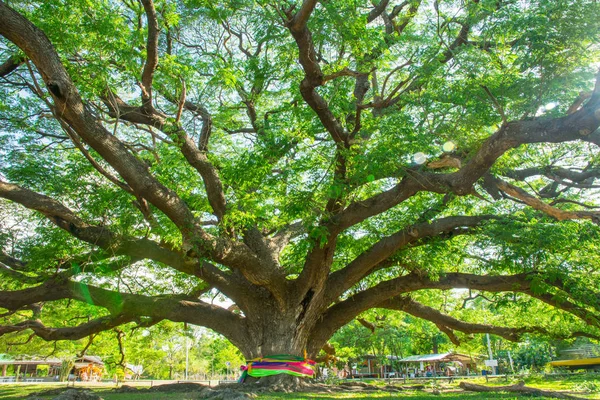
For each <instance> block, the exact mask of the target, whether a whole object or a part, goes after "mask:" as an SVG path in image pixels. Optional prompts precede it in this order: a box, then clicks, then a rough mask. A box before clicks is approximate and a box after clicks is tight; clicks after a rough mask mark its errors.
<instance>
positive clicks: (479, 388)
mask: <svg viewBox="0 0 600 400" xmlns="http://www.w3.org/2000/svg"><path fill="white" fill-rule="evenodd" d="M459 386H460V387H461V388H462V389H463V390H468V391H471V392H512V393H525V394H530V395H534V396H546V397H553V398H556V399H583V397H577V396H571V395H569V394H566V393H561V392H554V391H550V390H541V389H536V388H532V387H527V386H525V383H524V382H523V381H521V382H519V383H517V384H515V385H510V386H485V385H476V384H474V383H467V382H461V383H460V385H459Z"/></svg>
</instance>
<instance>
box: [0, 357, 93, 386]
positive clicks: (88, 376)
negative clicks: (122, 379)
mask: <svg viewBox="0 0 600 400" xmlns="http://www.w3.org/2000/svg"><path fill="white" fill-rule="evenodd" d="M10 366H12V370H13V374H14V375H13V376H12V378H13V379H10V380H11V381H15V380H17V379H16V378H17V377H18V380H24V381H44V380H55V377H56V376H58V375H60V372H61V369H62V367H63V361H62V360H60V359H58V358H45V359H35V358H26V357H23V358H21V359H16V358H10V357H4V358H1V359H0V368H1V369H2V377H3V378H5V377H7V373H8V367H10ZM40 366H44V368H43V369H44V370H47V373H46V372H44V374H43V376H42V374H40V372H39V371H40V370H42V368H39V367H40ZM46 366H47V367H46ZM103 373H104V362H102V359H101V358H100V357H97V356H83V357H80V358H77V359H76V360H75V363H74V365H73V368H72V370H71V372H70V376H71V379H79V380H83V381H97V380H100V379H101V378H102V374H103ZM3 380H6V379H3Z"/></svg>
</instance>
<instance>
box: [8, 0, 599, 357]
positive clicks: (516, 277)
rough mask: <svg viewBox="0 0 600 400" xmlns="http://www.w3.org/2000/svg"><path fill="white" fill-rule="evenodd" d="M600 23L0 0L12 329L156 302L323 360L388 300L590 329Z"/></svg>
mask: <svg viewBox="0 0 600 400" xmlns="http://www.w3.org/2000/svg"><path fill="white" fill-rule="evenodd" d="M599 24H600V11H599V7H598V5H597V3H596V1H594V0H581V1H570V0H569V1H567V0H520V1H517V0H460V1H459V0H445V1H438V0H435V1H429V0H407V1H404V2H401V1H389V0H381V1H379V2H377V1H373V2H369V1H358V0H352V1H350V0H321V1H317V0H304V1H287V2H286V1H278V2H274V3H273V2H271V1H251V0H232V1H224V2H212V1H204V0H182V1H176V0H139V1H135V0H121V1H116V0H103V1H97V2H89V1H85V0H70V1H64V0H44V1H35V0H32V1H27V2H15V1H11V2H10V3H9V2H3V1H0V35H1V36H0V56H1V57H2V58H1V59H0V91H1V95H0V143H1V146H0V198H2V199H3V201H2V202H0V216H1V219H0V229H1V231H0V274H2V279H1V280H0V282H1V283H0V289H2V291H1V292H0V307H2V308H3V309H5V312H4V313H3V314H2V317H3V324H2V326H1V327H0V335H3V334H14V333H15V332H16V333H21V332H25V331H27V332H33V334H34V335H37V336H39V337H41V338H43V339H45V340H64V339H67V340H74V339H80V338H84V337H86V336H89V335H92V334H94V333H97V332H100V331H105V330H110V329H114V328H116V327H118V326H120V325H123V324H128V323H133V324H137V325H142V326H148V325H152V324H156V323H157V322H159V321H161V320H165V319H167V320H171V321H176V322H185V323H190V324H197V325H202V326H205V327H208V328H211V329H213V330H215V331H217V332H220V333H222V334H223V335H225V336H226V337H227V338H228V339H229V340H231V341H232V342H233V343H234V344H235V345H236V346H238V347H239V348H240V349H241V350H242V352H243V353H244V355H245V356H246V357H253V356H259V355H268V354H272V353H274V352H278V353H281V352H284V353H291V354H296V355H301V354H302V351H303V350H305V349H306V350H308V352H309V354H310V355H315V354H316V353H317V352H318V351H319V349H320V348H321V347H322V346H323V345H324V344H325V343H326V341H327V340H328V338H329V337H331V335H332V334H333V333H334V332H335V331H336V330H338V329H339V328H340V327H341V326H343V325H344V324H346V323H348V322H349V321H351V320H353V319H354V318H356V317H357V316H358V315H359V314H360V313H362V312H363V311H365V310H368V309H370V308H377V307H380V308H389V309H394V310H399V311H402V312H406V313H408V314H411V315H413V316H415V317H417V318H423V319H426V320H430V321H433V322H434V323H435V324H436V325H437V326H438V327H439V328H440V329H441V330H442V331H443V332H444V333H446V334H447V335H448V336H449V337H450V339H451V340H452V341H454V342H458V341H459V340H460V337H459V336H457V333H459V332H462V333H467V334H469V333H480V332H491V333H496V334H498V335H500V336H503V337H506V338H508V339H511V340H517V339H518V338H519V337H520V336H521V335H522V334H524V333H543V334H551V335H557V336H562V337H568V336H572V335H583V336H588V337H595V338H598V337H599V336H600V330H599V327H600V293H599V292H598V289H597V288H598V287H600V272H599V268H598V265H600V264H599V263H598V261H599V260H598V254H600V253H599V252H598V245H597V243H598V237H599V234H600V230H599V228H598V226H597V225H598V223H599V221H600V219H599V218H600V212H598V211H597V208H598V207H599V206H600V203H599V202H598V196H597V194H598V188H599V187H600V186H598V178H599V177H600V158H599V152H598V146H599V145H600V131H599V130H598V126H599V125H600V75H597V68H598V64H597V63H598V55H599V50H600V48H599V39H600V26H599ZM454 289H463V290H454ZM450 290H453V291H452V292H451V293H452V295H453V296H462V297H464V298H465V301H464V303H463V305H465V307H463V308H461V309H456V310H439V309H438V307H432V306H434V305H435V304H434V303H435V301H433V300H432V299H437V297H436V295H435V293H438V292H439V291H450ZM219 294H220V295H222V296H224V298H226V299H227V301H226V302H225V303H223V302H216V303H215V302H214V301H213V300H214V298H215V297H216V296H217V295H219ZM477 296H482V297H484V298H488V297H491V296H494V299H495V300H494V301H502V302H504V303H505V304H506V303H511V302H514V304H515V306H514V308H515V309H514V310H513V311H514V312H515V313H517V312H520V313H524V312H527V309H529V310H530V312H531V311H532V310H536V311H537V312H538V313H537V314H535V315H533V314H532V315H530V318H528V319H527V320H525V322H522V323H518V324H517V323H515V322H513V323H512V324H511V321H504V323H501V324H499V325H495V324H492V323H491V321H481V320H476V319H475V316H474V315H473V314H472V313H469V312H468V311H469V307H468V304H469V303H470V300H471V299H473V298H475V297H477ZM486 296H487V297H486ZM223 304H225V305H223ZM519 304H520V305H526V306H522V307H521V309H520V310H516V309H517V308H519V307H518V305H519ZM69 307H70V308H69ZM523 309H525V310H523ZM61 313H72V314H77V315H78V316H80V317H84V318H86V319H87V320H86V321H85V322H81V320H78V319H69V320H67V319H65V318H61V317H60V315H61ZM556 318H560V323H557V322H556V321H558V320H557V319H556Z"/></svg>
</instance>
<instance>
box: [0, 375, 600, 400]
mask: <svg viewBox="0 0 600 400" xmlns="http://www.w3.org/2000/svg"><path fill="white" fill-rule="evenodd" d="M525 381H526V384H527V386H531V387H536V388H539V389H544V390H554V391H563V390H568V391H573V393H572V394H575V395H577V396H579V397H581V398H585V399H599V400H600V390H598V388H600V375H598V374H595V375H581V376H573V377H560V378H554V377H553V378H548V377H543V376H539V377H537V376H533V377H528V378H527V379H525ZM469 382H472V383H478V384H486V382H485V379H478V380H470V381H469ZM516 382H517V381H516V380H510V379H509V382H508V383H507V382H506V380H505V379H492V380H490V381H489V382H488V383H487V384H488V385H490V386H496V385H507V384H513V383H516ZM373 383H375V382H373ZM57 387H60V386H56V385H52V386H47V385H18V384H17V385H15V384H1V385H0V399H6V400H9V399H23V398H25V397H26V396H28V395H30V394H32V393H39V392H44V391H47V390H50V389H55V388H57ZM438 388H440V389H441V391H442V393H441V395H433V394H432V393H431V391H420V390H406V391H403V392H400V393H387V392H367V393H351V392H339V393H338V392H334V393H287V394H286V393H272V394H260V395H258V396H257V397H256V399H257V400H280V399H281V400H305V399H315V400H338V399H409V400H425V399H440V398H441V399H446V400H461V399H467V400H486V399H504V400H516V399H525V398H531V396H527V395H518V394H515V393H473V392H464V391H462V390H460V389H458V382H454V383H453V384H450V385H449V384H447V383H445V382H444V383H442V384H441V386H438ZM92 390H94V391H95V392H97V393H98V394H99V395H100V396H102V397H103V398H104V399H105V400H149V399H152V400H167V399H169V400H176V399H181V400H192V399H198V393H194V392H192V393H161V392H150V393H148V392H141V393H115V392H112V390H113V387H112V386H110V387H94V388H92ZM584 390H587V392H585V391H584ZM590 390H592V391H590ZM575 392H577V393H575ZM55 396H56V394H55V395H51V396H43V398H47V399H51V398H53V397H55ZM536 399H540V400H543V399H550V398H548V397H536Z"/></svg>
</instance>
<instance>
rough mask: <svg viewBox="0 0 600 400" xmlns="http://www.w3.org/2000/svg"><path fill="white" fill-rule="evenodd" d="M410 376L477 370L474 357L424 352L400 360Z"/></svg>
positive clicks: (465, 373) (464, 372)
mask: <svg viewBox="0 0 600 400" xmlns="http://www.w3.org/2000/svg"><path fill="white" fill-rule="evenodd" d="M398 362H399V363H400V364H404V368H403V370H404V373H405V374H406V376H409V377H419V376H424V377H425V376H444V375H468V374H470V373H472V372H476V371H477V365H476V363H475V360H474V359H473V357H471V356H468V355H466V354H459V353H453V352H450V353H441V354H423V355H417V356H410V357H406V358H403V359H401V360H399V361H398Z"/></svg>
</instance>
